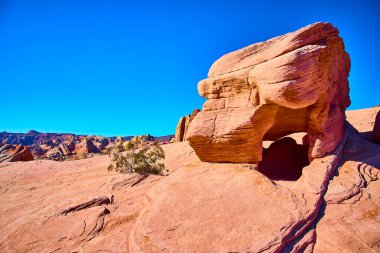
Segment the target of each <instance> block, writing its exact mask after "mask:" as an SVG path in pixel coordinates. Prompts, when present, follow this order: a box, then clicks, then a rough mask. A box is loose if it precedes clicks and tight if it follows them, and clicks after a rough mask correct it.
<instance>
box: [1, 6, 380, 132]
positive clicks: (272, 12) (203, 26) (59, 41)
mask: <svg viewBox="0 0 380 253" xmlns="http://www.w3.org/2000/svg"><path fill="white" fill-rule="evenodd" d="M379 6H380V4H379V2H378V1H375V0H374V1H367V0H361V1H333V0H329V1H278V3H275V1H238V0H234V1H206V0H203V1H183V2H182V3H179V1H172V2H168V1H112V0H107V1H96V0H91V1H80V0H75V1H70V0H65V1H64V0H54V1H38V0H25V1H18V0H0V110H1V115H0V131H3V130H5V131H11V132H26V131H28V130H30V129H35V130H38V131H42V132H72V133H82V134H101V135H106V136H114V135H138V134H146V133H150V134H153V135H166V134H171V133H173V132H174V131H175V127H176V124H177V121H178V119H179V117H180V116H182V115H185V114H187V113H191V112H192V110H193V109H194V108H201V106H202V104H203V101H204V99H202V98H200V97H199V95H198V93H197V82H198V81H199V80H201V79H203V78H205V77H206V75H207V72H208V69H209V67H210V66H211V64H212V63H213V62H214V61H215V60H217V59H218V58H219V57H220V56H222V55H223V54H225V53H227V52H230V51H233V50H236V49H239V48H241V47H244V46H246V45H249V44H252V43H255V42H259V41H263V40H266V39H269V38H271V37H274V36H278V35H281V34H284V33H287V32H291V31H294V30H296V29H298V28H300V27H302V26H305V25H308V24H310V23H314V22H317V21H329V22H332V23H333V24H334V25H335V26H336V27H338V28H339V30H340V32H341V36H342V37H343V39H344V42H345V45H346V50H347V52H348V53H349V54H350V57H351V61H352V68H351V73H350V86H351V94H350V95H351V100H352V105H351V107H350V109H358V108H365V107H371V106H374V105H377V104H380V88H379V87H380V71H379V59H380V46H379V41H380V35H379V27H380V19H379V16H380V15H379V13H380V8H379Z"/></svg>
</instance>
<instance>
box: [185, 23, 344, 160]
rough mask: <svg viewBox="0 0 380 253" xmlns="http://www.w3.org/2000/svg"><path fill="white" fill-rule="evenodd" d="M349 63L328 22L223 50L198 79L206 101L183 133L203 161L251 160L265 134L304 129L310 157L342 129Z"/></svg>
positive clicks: (331, 145)
mask: <svg viewBox="0 0 380 253" xmlns="http://www.w3.org/2000/svg"><path fill="white" fill-rule="evenodd" d="M349 70H350V59H349V56H348V54H347V53H346V52H345V50H344V45H343V40H342V39H341V38H340V37H339V36H338V30H337V29H336V28H334V27H333V26H332V25H331V24H330V23H315V24H312V25H309V26H306V27H304V28H302V29H300V30H297V31H295V32H292V33H288V34H285V35H283V36H279V37H276V38H274V39H271V40H268V41H266V42H261V43H256V44H253V45H250V46H248V47H245V48H242V49H240V50H237V51H235V52H232V53H228V54H226V55H224V56H222V57H221V58H220V59H218V60H217V61H216V62H215V63H214V64H213V65H212V66H211V68H210V71H209V74H208V78H207V79H205V80H202V81H200V82H199V84H198V92H199V94H200V95H201V96H203V97H205V98H208V100H207V101H206V102H205V103H204V105H203V108H202V111H201V112H199V113H198V115H197V117H195V118H194V120H193V121H192V124H191V125H190V127H189V130H188V132H187V135H186V138H187V140H189V142H190V145H191V146H192V147H193V148H194V150H195V152H196V153H197V155H198V156H199V158H200V159H201V160H202V161H210V162H250V163H256V162H259V161H261V159H262V141H263V140H276V139H278V138H280V137H282V136H285V135H288V134H290V133H295V132H307V135H308V137H307V138H305V140H307V142H308V143H307V144H308V145H309V158H310V160H312V159H313V158H315V157H322V156H324V155H325V154H327V153H329V152H331V151H333V150H334V149H335V148H336V146H337V145H338V143H339V142H340V140H341V138H342V136H343V122H344V119H345V116H344V111H345V109H346V107H347V106H348V105H349V104H350V99H349V95H348V90H349V88H348V80H347V77H348V73H349Z"/></svg>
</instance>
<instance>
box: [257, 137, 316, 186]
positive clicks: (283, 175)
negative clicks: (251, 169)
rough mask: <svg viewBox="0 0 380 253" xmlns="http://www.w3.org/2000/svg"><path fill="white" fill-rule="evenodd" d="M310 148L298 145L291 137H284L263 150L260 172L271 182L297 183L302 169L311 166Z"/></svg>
mask: <svg viewBox="0 0 380 253" xmlns="http://www.w3.org/2000/svg"><path fill="white" fill-rule="evenodd" d="M308 148H309V147H308V146H306V145H302V144H297V142H296V141H295V140H294V139H293V138H291V137H284V138H281V139H278V140H277V141H275V142H272V143H271V144H270V145H269V147H268V148H265V145H264V148H263V159H262V161H261V162H260V163H259V165H258V171H259V172H261V173H262V174H264V175H265V176H266V177H268V178H269V179H271V180H284V181H297V180H298V179H299V178H300V177H301V175H302V169H303V168H304V167H305V166H307V165H309V164H310V163H309V158H308Z"/></svg>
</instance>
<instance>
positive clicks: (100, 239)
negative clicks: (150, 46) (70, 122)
mask: <svg viewBox="0 0 380 253" xmlns="http://www.w3.org/2000/svg"><path fill="white" fill-rule="evenodd" d="M379 109H380V108H371V109H364V110H357V111H348V112H347V118H348V120H349V121H350V122H351V124H352V125H353V126H354V127H355V128H357V129H358V130H359V132H360V135H357V134H356V133H355V131H354V130H353V129H351V128H350V127H347V128H346V131H347V132H348V133H349V134H348V135H347V140H346V142H345V144H344V145H343V144H342V145H341V148H342V149H341V151H342V152H341V155H340V156H334V155H331V156H329V157H326V158H325V160H321V161H318V162H320V163H319V164H313V163H314V162H313V163H312V164H311V165H313V166H311V165H310V166H307V167H305V168H303V169H302V170H301V174H302V175H301V176H300V175H299V173H300V171H298V172H296V175H295V176H294V178H290V179H284V178H281V177H277V178H272V181H271V180H269V179H270V178H269V176H270V174H268V175H267V176H265V175H263V174H262V173H260V172H258V171H255V170H249V168H248V165H244V164H241V165H239V164H235V165H232V164H214V163H204V162H200V161H199V160H198V158H197V157H196V155H195V153H194V151H193V150H192V149H191V148H190V147H189V145H188V144H187V142H182V143H173V144H168V145H164V146H163V148H164V149H165V152H166V160H165V164H166V168H167V169H168V170H169V171H168V174H169V175H168V176H149V177H148V178H147V179H145V180H143V181H141V182H140V183H138V184H137V185H135V186H132V184H133V183H134V182H136V180H138V178H137V176H136V175H123V174H117V173H114V172H107V169H106V167H107V165H108V163H109V161H110V158H109V157H108V156H97V157H93V158H89V159H84V160H78V161H67V162H55V161H46V160H43V161H30V162H16V163H5V164H1V165H0V166H1V167H0V197H1V199H2V200H3V201H2V205H1V207H0V217H1V218H0V227H1V230H0V252H131V251H132V252H138V251H144V252H162V251H164V252H185V251H186V252H214V251H216V250H218V252H228V251H238V252H247V251H248V250H249V249H253V250H255V249H256V251H257V249H261V250H262V251H263V252H276V251H283V252H299V251H301V252H302V250H305V251H306V252H312V251H313V252H379V251H380V183H379V182H380V180H378V178H379V177H380V174H379V169H378V168H380V146H379V145H376V144H373V143H371V142H369V141H368V140H370V139H369V137H368V136H370V135H369V134H368V133H370V132H371V131H372V128H373V122H374V117H375V115H376V112H377V111H379ZM362 137H364V138H362ZM366 138H367V140H366ZM297 143H299V140H297ZM287 145H289V146H290V147H293V146H294V145H295V144H294V143H290V142H288V144H287ZM294 147H295V146H294ZM268 152H269V151H268ZM280 153H281V152H280ZM273 154H274V155H278V152H273ZM335 162H339V163H338V168H337V169H336V170H335V171H332V172H331V173H332V174H333V177H332V179H331V180H330V181H328V175H329V172H330V170H332V168H333V166H330V165H333V164H334V163H335ZM277 165H278V164H276V166H277ZM285 165H286V166H288V165H289V164H288V163H286V164H285V163H284V166H285ZM271 166H272V164H270V163H269V164H267V165H265V166H264V165H262V167H261V168H259V170H260V169H262V168H263V167H265V169H267V170H270V169H271V168H270V167H271ZM292 166H299V165H298V164H295V165H292ZM301 167H302V166H301ZM316 168H318V169H316ZM288 169H290V168H288ZM262 172H263V171H262ZM297 173H298V174H297ZM318 182H321V183H318ZM323 189H325V190H326V193H325V192H324V191H323ZM285 242H286V243H285ZM244 245H249V247H246V248H244V247H243V246H244Z"/></svg>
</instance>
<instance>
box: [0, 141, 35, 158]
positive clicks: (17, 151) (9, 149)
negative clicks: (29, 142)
mask: <svg viewBox="0 0 380 253" xmlns="http://www.w3.org/2000/svg"><path fill="white" fill-rule="evenodd" d="M31 160H34V157H33V155H32V152H30V149H29V148H28V147H26V146H23V145H12V144H5V145H3V146H2V147H0V162H18V161H23V162H25V161H31Z"/></svg>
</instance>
